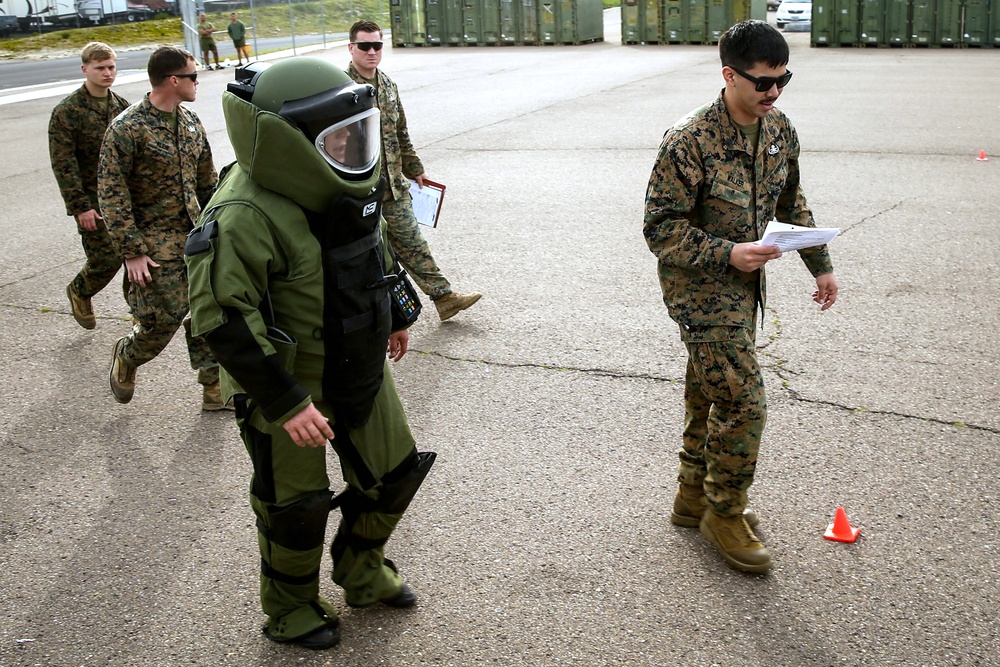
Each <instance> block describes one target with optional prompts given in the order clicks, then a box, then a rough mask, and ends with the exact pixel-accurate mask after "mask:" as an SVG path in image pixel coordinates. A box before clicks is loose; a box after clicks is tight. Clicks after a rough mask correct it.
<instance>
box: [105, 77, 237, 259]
mask: <svg viewBox="0 0 1000 667" xmlns="http://www.w3.org/2000/svg"><path fill="white" fill-rule="evenodd" d="M217 180H218V175H217V174H216V173H215V164H214V163H213V162H212V149H211V148H210V147H209V145H208V134H207V133H206V132H205V128H204V126H202V124H201V121H200V120H199V119H198V116H197V115H195V113H194V112H193V111H191V110H190V109H187V108H185V107H183V106H178V107H177V130H176V132H175V131H174V127H173V125H172V122H171V120H170V118H169V116H168V115H166V114H164V113H162V112H161V111H159V110H157V109H156V107H154V106H153V105H152V104H151V103H150V102H149V97H148V96H147V97H145V98H144V99H143V100H142V102H139V103H138V104H133V105H132V106H131V107H129V108H128V109H127V110H126V111H125V112H124V113H122V114H121V115H120V116H118V117H117V118H115V119H114V121H112V123H111V125H110V126H108V132H107V134H106V135H105V138H104V144H103V145H102V146H101V165H100V172H99V174H98V188H97V189H98V195H99V196H100V203H101V214H102V215H103V216H104V221H105V224H106V225H107V227H108V232H109V233H110V234H111V238H112V240H113V241H114V242H115V244H116V245H117V246H118V247H119V249H120V250H121V254H122V257H123V258H129V257H136V256H138V255H148V256H149V257H150V258H151V259H153V260H154V261H158V260H161V259H162V260H179V259H181V258H182V257H183V256H184V242H185V240H186V239H187V233H188V232H189V231H190V230H191V228H192V227H193V226H194V223H195V221H197V220H198V215H199V214H200V213H201V207H202V205H203V204H204V203H205V202H207V201H208V199H209V197H211V196H212V191H213V190H214V189H215V184H216V182H217Z"/></svg>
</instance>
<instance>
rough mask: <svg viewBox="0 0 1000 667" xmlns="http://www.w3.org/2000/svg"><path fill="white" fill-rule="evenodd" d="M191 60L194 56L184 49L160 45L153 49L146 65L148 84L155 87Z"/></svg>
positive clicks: (184, 67)
mask: <svg viewBox="0 0 1000 667" xmlns="http://www.w3.org/2000/svg"><path fill="white" fill-rule="evenodd" d="M192 60H194V56H192V55H191V54H190V53H189V52H188V51H187V50H185V49H182V48H180V47H177V46H161V47H160V48H158V49H156V50H155V51H153V55H151V56H150V57H149V63H148V64H147V65H146V74H147V75H148V76H149V83H150V85H151V86H153V88H156V87H157V86H159V85H160V84H162V83H163V82H164V81H166V80H167V78H168V77H169V76H171V75H172V74H177V73H178V72H180V71H181V70H182V69H186V68H187V64H188V62H189V61H192Z"/></svg>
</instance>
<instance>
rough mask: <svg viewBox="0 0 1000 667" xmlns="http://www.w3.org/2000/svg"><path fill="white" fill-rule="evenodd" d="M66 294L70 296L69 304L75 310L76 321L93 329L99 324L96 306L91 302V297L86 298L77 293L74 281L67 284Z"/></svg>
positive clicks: (84, 326)
mask: <svg viewBox="0 0 1000 667" xmlns="http://www.w3.org/2000/svg"><path fill="white" fill-rule="evenodd" d="M66 296H67V297H69V305H70V308H72V310H73V318H74V319H75V320H76V323H77V324H79V325H80V326H81V327H83V328H84V329H93V328H94V327H96V326H97V318H96V317H94V308H93V306H91V304H90V299H84V298H81V297H79V296H77V294H76V290H75V289H73V283H70V284H69V285H66Z"/></svg>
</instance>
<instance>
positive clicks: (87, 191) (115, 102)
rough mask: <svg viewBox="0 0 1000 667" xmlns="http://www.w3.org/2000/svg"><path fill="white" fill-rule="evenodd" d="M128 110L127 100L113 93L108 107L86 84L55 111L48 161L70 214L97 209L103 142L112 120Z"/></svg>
mask: <svg viewBox="0 0 1000 667" xmlns="http://www.w3.org/2000/svg"><path fill="white" fill-rule="evenodd" d="M127 108H128V100H126V99H125V98H124V97H122V96H121V95H118V94H117V93H115V92H113V91H110V90H109V91H108V104H107V107H105V106H104V105H102V104H100V103H99V102H97V100H96V99H95V98H93V97H91V95H90V93H88V92H87V87H86V86H85V85H83V86H80V87H79V88H78V89H77V90H75V91H73V92H72V93H70V94H69V95H68V96H66V98H65V99H63V100H62V101H61V102H60V103H59V104H57V105H56V106H55V108H54V109H53V110H52V117H51V118H50V119H49V158H50V159H51V162H52V173H53V174H55V177H56V183H58V184H59V192H60V193H61V194H62V198H63V202H65V204H66V214H67V215H80V214H81V213H86V212H87V211H89V210H90V209H94V210H98V201H97V163H98V161H99V160H100V157H101V140H102V139H103V138H104V131H105V130H106V129H107V128H108V124H110V123H111V120H112V119H113V118H114V117H115V116H117V115H118V114H120V113H121V112H122V111H124V110H125V109H127Z"/></svg>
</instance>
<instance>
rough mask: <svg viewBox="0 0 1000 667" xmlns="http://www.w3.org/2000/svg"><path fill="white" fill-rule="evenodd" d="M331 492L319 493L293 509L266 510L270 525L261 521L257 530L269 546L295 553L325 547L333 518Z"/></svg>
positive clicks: (276, 506)
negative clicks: (331, 513) (328, 521)
mask: <svg viewBox="0 0 1000 667" xmlns="http://www.w3.org/2000/svg"><path fill="white" fill-rule="evenodd" d="M332 497H333V494H332V493H331V492H330V491H328V490H327V491H317V492H315V493H313V494H310V495H308V496H306V497H305V498H303V499H301V500H297V501H295V502H294V503H292V504H290V505H282V506H278V505H271V506H269V507H268V508H267V525H263V521H261V520H260V519H258V521H257V528H258V530H260V532H261V534H262V535H264V537H266V538H267V539H268V541H270V542H274V543H275V544H278V545H280V546H282V547H284V548H285V549H291V550H292V551H309V550H310V549H315V548H316V547H319V546H322V545H323V541H324V537H325V534H326V521H327V517H329V515H330V499H331V498H332Z"/></svg>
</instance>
